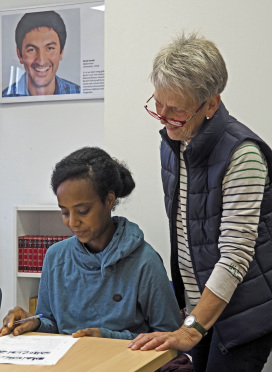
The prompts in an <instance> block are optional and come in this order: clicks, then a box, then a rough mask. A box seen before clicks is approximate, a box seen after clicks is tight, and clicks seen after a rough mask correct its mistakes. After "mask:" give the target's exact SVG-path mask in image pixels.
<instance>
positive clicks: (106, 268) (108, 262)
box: [73, 217, 144, 277]
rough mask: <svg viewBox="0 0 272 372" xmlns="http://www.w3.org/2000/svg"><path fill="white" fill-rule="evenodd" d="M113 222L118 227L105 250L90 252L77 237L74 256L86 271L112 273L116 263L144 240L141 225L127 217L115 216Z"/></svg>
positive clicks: (103, 273) (104, 274) (103, 274)
mask: <svg viewBox="0 0 272 372" xmlns="http://www.w3.org/2000/svg"><path fill="white" fill-rule="evenodd" d="M112 219H113V222H114V223H115V224H116V225H117V229H116V231H115V233H114V235H113V238H112V240H111V242H110V243H109V245H108V246H107V247H106V248H105V249H104V251H102V252H99V253H96V254H94V253H90V252H89V251H88V250H87V249H86V248H85V246H84V244H82V243H81V242H80V241H79V240H78V239H77V237H74V239H76V244H75V249H74V250H73V258H74V260H75V262H76V264H77V265H78V266H79V267H80V268H81V269H82V270H83V271H85V273H90V271H91V273H93V272H95V271H101V274H102V276H103V277H104V276H106V275H107V274H110V272H111V270H113V269H114V265H115V264H116V262H118V261H119V260H121V259H123V258H125V257H127V256H129V255H130V254H131V253H132V252H134V251H135V250H136V249H137V248H139V247H140V246H141V245H142V244H143V242H144V234H143V232H142V230H141V229H140V228H139V226H138V225H137V224H135V223H133V222H130V221H129V220H127V219H126V218H125V217H113V218H112Z"/></svg>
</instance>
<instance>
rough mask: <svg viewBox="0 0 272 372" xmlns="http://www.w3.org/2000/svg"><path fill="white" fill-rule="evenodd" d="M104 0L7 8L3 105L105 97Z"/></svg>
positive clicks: (3, 19)
mask: <svg viewBox="0 0 272 372" xmlns="http://www.w3.org/2000/svg"><path fill="white" fill-rule="evenodd" d="M103 10H104V3H103V2H101V1H98V2H92V3H84V4H71V5H63V6H51V7H50V8H49V7H38V8H35V9H34V8H26V9H19V10H18V9H16V10H12V11H3V12H0V14H1V28H0V29H1V31H2V32H1V46H2V47H1V58H0V61H2V69H1V70H2V76H1V86H2V95H1V102H2V103H12V102H30V101H32V102H33V101H44V100H47V101H49V100H50V101H51V100H71V99H90V98H103V97H104V11H103Z"/></svg>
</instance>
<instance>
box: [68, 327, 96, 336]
mask: <svg viewBox="0 0 272 372" xmlns="http://www.w3.org/2000/svg"><path fill="white" fill-rule="evenodd" d="M72 336H73V337H75V338H77V337H85V336H88V337H102V334H101V332H100V330H99V328H85V329H79V330H78V331H76V332H75V333H73V334H72Z"/></svg>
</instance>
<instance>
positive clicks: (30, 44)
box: [25, 41, 57, 48]
mask: <svg viewBox="0 0 272 372" xmlns="http://www.w3.org/2000/svg"><path fill="white" fill-rule="evenodd" d="M50 45H57V43H56V42H55V41H50V42H49V43H47V44H45V46H50ZM29 47H33V48H37V46H36V45H35V44H32V43H28V44H26V46H25V48H29Z"/></svg>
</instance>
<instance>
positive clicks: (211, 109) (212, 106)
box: [206, 94, 221, 119]
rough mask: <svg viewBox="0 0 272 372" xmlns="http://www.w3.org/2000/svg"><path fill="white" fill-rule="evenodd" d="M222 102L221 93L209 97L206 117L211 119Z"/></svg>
mask: <svg viewBox="0 0 272 372" xmlns="http://www.w3.org/2000/svg"><path fill="white" fill-rule="evenodd" d="M220 102H221V96H220V94H216V95H215V96H213V97H211V98H210V99H208V101H207V108H206V118H207V119H211V118H212V117H213V115H214V114H215V113H216V111H217V110H218V107H219V104H220Z"/></svg>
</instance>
